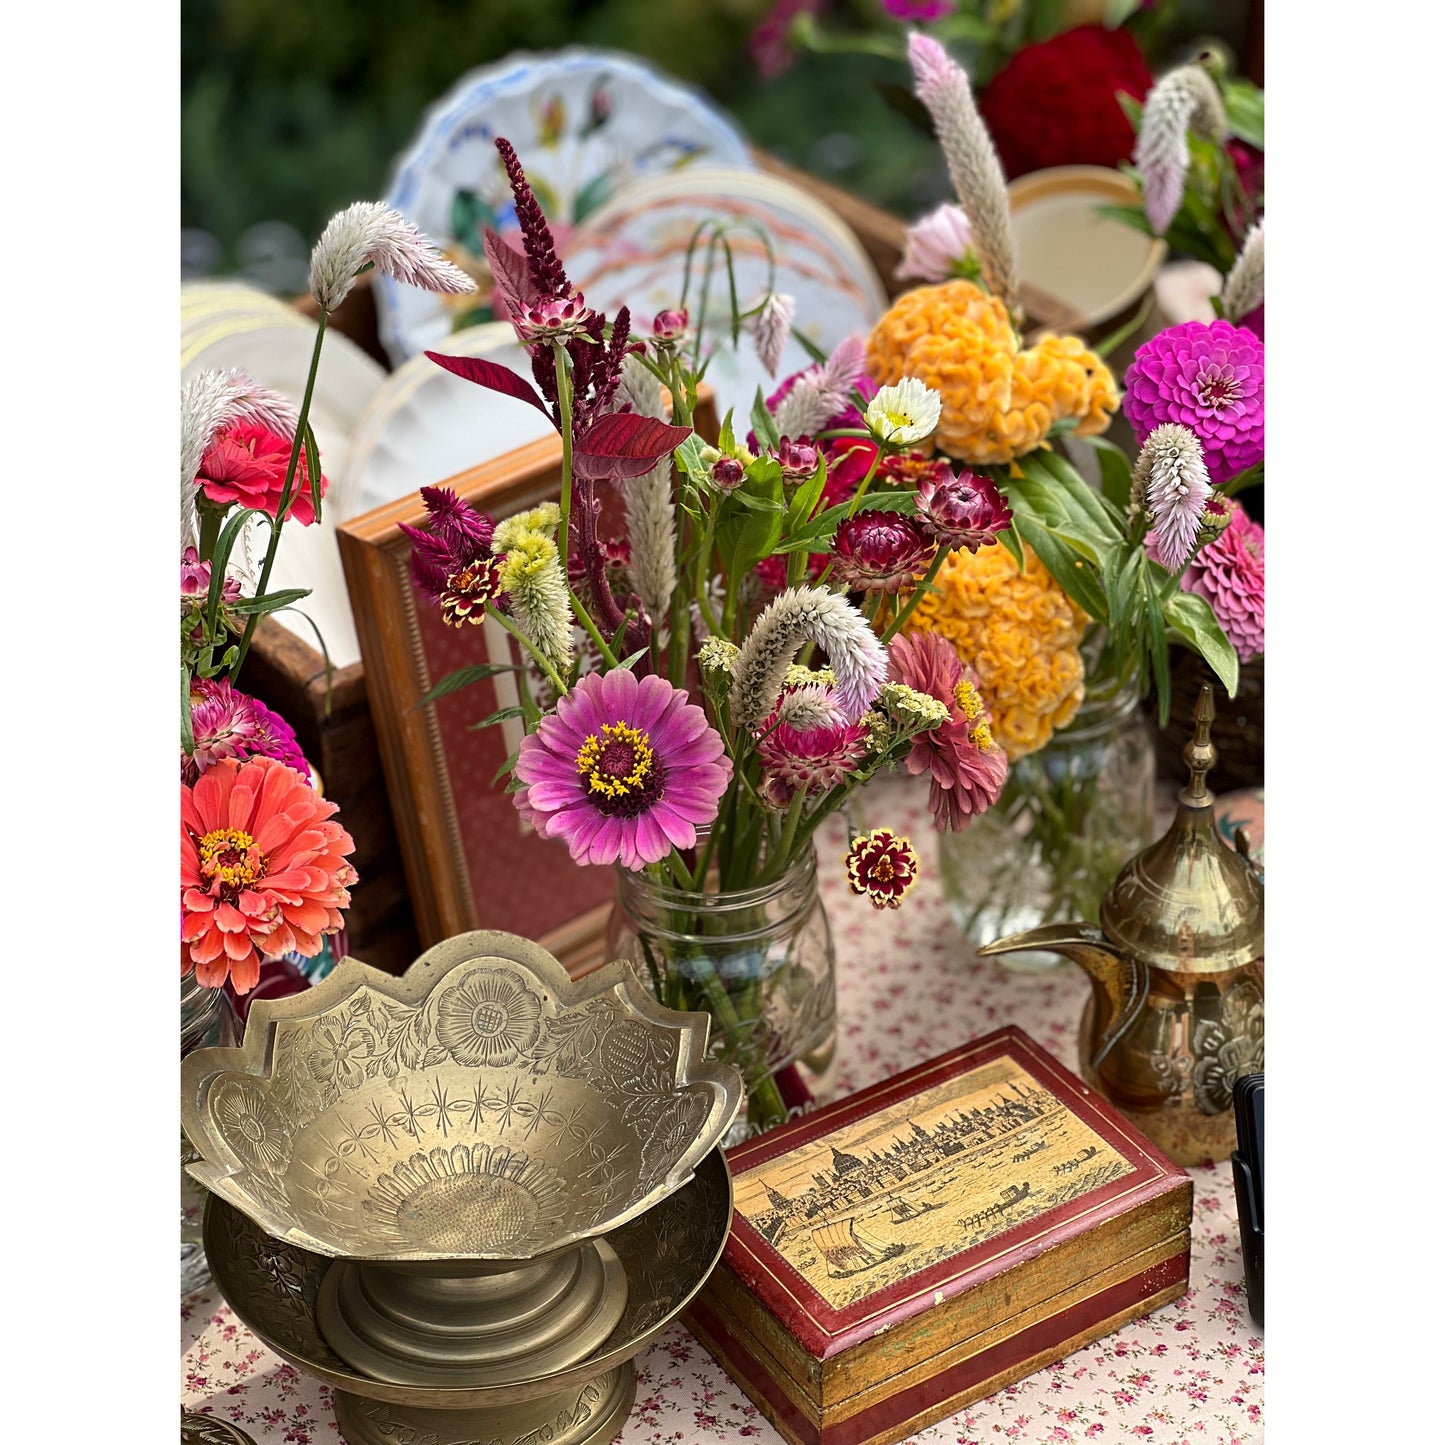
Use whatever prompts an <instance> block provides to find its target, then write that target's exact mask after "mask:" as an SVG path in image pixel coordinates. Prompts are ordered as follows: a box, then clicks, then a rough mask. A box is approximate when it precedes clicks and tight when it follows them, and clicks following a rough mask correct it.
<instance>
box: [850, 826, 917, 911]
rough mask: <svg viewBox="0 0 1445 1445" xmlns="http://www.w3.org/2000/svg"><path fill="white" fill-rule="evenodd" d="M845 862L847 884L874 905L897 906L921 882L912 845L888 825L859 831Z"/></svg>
mask: <svg viewBox="0 0 1445 1445" xmlns="http://www.w3.org/2000/svg"><path fill="white" fill-rule="evenodd" d="M844 862H845V863H846V864H847V866H848V887H849V888H851V889H852V890H853V892H854V893H858V894H861V895H864V896H866V897H867V899H868V901H869V902H870V903H871V904H872V905H873V906H874V907H875V908H897V907H898V905H899V904H900V903H901V902H902V901H903V895H904V894H905V893H907V892H908V890H909V889H910V888H912V887H913V885H914V884H915V883H916V882H917V881H918V854H917V853H915V852H914V851H913V844H912V843H910V842H909V841H908V839H907V838H900V837H899V836H898V835H897V834H895V833H892V832H890V831H889V830H888V829H887V828H874V829H873V831H872V832H871V833H861V834H859V836H858V837H856V838H854V840H853V846H852V847H851V848H849V849H848V853H847V857H846V858H845V859H844Z"/></svg>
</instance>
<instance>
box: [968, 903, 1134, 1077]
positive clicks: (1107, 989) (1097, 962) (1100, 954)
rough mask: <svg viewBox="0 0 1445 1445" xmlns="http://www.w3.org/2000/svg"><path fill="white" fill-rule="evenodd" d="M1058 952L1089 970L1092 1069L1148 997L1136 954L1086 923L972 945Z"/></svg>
mask: <svg viewBox="0 0 1445 1445" xmlns="http://www.w3.org/2000/svg"><path fill="white" fill-rule="evenodd" d="M1034 948H1038V949H1043V950H1044V951H1045V952H1048V953H1062V954H1063V955H1064V957H1065V958H1068V959H1072V960H1073V962H1075V963H1077V964H1078V965H1079V967H1080V968H1082V969H1083V970H1084V972H1085V973H1087V974H1088V975H1089V980H1090V982H1091V983H1092V984H1093V985H1094V1012H1093V1019H1094V1027H1093V1038H1092V1040H1091V1050H1090V1056H1089V1067H1090V1068H1091V1069H1097V1068H1098V1067H1099V1065H1100V1064H1101V1063H1103V1061H1104V1056H1105V1055H1106V1054H1107V1053H1108V1052H1109V1050H1110V1049H1112V1048H1113V1047H1114V1045H1115V1044H1117V1043H1118V1042H1119V1040H1120V1039H1121V1038H1123V1037H1124V1035H1125V1034H1126V1033H1128V1031H1129V1029H1130V1027H1131V1025H1132V1024H1133V1023H1134V1021H1135V1020H1136V1019H1137V1018H1138V1017H1139V1015H1140V1013H1141V1012H1142V1011H1143V1008H1144V1000H1145V999H1146V998H1148V996H1149V970H1148V968H1147V967H1146V966H1145V965H1144V964H1143V963H1141V962H1140V961H1139V960H1138V959H1137V958H1131V957H1130V956H1129V955H1128V954H1127V953H1124V952H1123V951H1122V950H1121V949H1119V948H1116V947H1115V946H1114V945H1113V944H1112V943H1110V942H1109V940H1108V939H1107V938H1105V937H1104V932H1103V930H1102V929H1100V928H1095V927H1094V925H1093V924H1090V923H1049V924H1045V925H1044V926H1043V927H1042V928H1030V929H1027V930H1025V931H1024V932H1023V933H1011V934H1009V935H1008V937H1007V938H998V939H995V940H994V941H993V942H992V943H987V944H985V945H984V946H983V947H982V948H980V949H979V950H978V952H979V954H980V956H981V957H985V958H993V957H997V956H998V955H999V954H1002V953H1022V952H1024V951H1026V950H1028V949H1034Z"/></svg>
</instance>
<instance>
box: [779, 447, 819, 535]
mask: <svg viewBox="0 0 1445 1445" xmlns="http://www.w3.org/2000/svg"><path fill="white" fill-rule="evenodd" d="M827 484H828V461H827V458H826V457H824V456H823V455H822V454H821V453H819V455H818V470H817V471H816V472H814V473H813V475H812V476H811V477H809V478H808V480H807V481H806V482H800V483H799V484H798V488H797V490H796V491H795V492H794V493H793V500H792V501H791V502H790V503H789V504H788V517H787V521H786V522H784V524H783V530H784V532H785V533H786V534H787V535H788V536H792V534H793V533H794V532H795V531H796V530H797V529H798V528H799V527H801V526H802V525H803V523H804V522H806V521H807V520H808V518H809V517H811V516H812V515H813V508H814V507H816V506H817V505H818V499H819V498H820V497H821V496H822V495H823V488H824V487H825V486H827Z"/></svg>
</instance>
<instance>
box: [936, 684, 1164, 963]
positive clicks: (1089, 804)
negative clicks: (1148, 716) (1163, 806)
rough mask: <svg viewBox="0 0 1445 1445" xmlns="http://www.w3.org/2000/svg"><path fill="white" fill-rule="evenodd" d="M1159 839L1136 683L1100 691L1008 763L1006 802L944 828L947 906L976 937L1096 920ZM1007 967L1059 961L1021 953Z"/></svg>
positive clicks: (972, 939) (975, 941)
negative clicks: (1124, 873)
mask: <svg viewBox="0 0 1445 1445" xmlns="http://www.w3.org/2000/svg"><path fill="white" fill-rule="evenodd" d="M1153 836H1154V750H1153V747H1152V743H1151V738H1150V733H1149V728H1148V724H1147V722H1146V721H1145V719H1144V717H1143V715H1142V713H1141V712H1140V711H1139V692H1138V688H1137V686H1131V685H1129V684H1117V683H1115V684H1114V685H1113V686H1112V688H1111V689H1109V690H1107V691H1106V690H1105V689H1104V688H1102V687H1098V688H1095V687H1091V689H1090V691H1089V692H1088V693H1087V694H1086V695H1085V697H1084V701H1083V703H1082V704H1081V705H1080V707H1079V710H1078V712H1077V713H1076V714H1075V715H1074V719H1073V721H1072V722H1071V723H1070V724H1069V725H1068V727H1066V728H1060V729H1059V730H1058V731H1057V732H1056V733H1055V734H1054V735H1053V737H1052V738H1050V739H1049V741H1048V742H1047V743H1046V744H1045V745H1044V746H1043V747H1042V748H1040V749H1039V750H1038V751H1037V752H1034V753H1030V754H1028V756H1026V757H1022V758H1020V759H1019V760H1018V761H1017V762H1015V763H1011V764H1010V765H1009V775H1008V781H1007V782H1006V783H1005V784H1004V788H1003V793H1002V794H1001V796H1000V797H999V800H998V802H997V803H995V804H994V806H993V807H992V808H990V809H989V810H988V812H986V813H984V814H983V815H982V816H981V817H978V818H974V819H973V820H972V821H971V822H970V823H969V825H968V827H967V828H965V829H964V830H963V832H961V833H943V834H940V835H939V860H938V866H939V873H940V876H941V878H942V882H943V891H944V894H945V896H946V897H947V899H948V905H949V911H950V912H951V913H952V915H953V921H954V922H955V923H956V924H957V926H958V928H959V931H960V932H961V933H962V934H963V935H964V937H965V938H966V939H967V940H968V941H969V943H970V944H971V945H973V946H974V947H977V946H978V945H980V944H983V943H990V942H992V941H993V940H994V939H996V938H1002V937H1004V936H1005V935H1006V934H1010V933H1018V932H1020V931H1021V930H1023V929H1026V928H1036V927H1038V926H1039V925H1040V924H1044V923H1068V922H1075V921H1082V922H1087V923H1097V922H1098V921H1099V905H1100V903H1102V902H1103V899H1104V894H1105V893H1107V892H1108V890H1109V886H1110V884H1112V883H1113V881H1114V879H1115V877H1116V876H1117V875H1118V872H1119V870H1120V869H1121V868H1122V867H1123V866H1124V864H1125V863H1127V862H1128V861H1129V859H1130V858H1132V857H1133V856H1134V854H1135V853H1137V852H1138V851H1139V850H1140V849H1141V848H1143V847H1145V846H1146V844H1148V843H1149V842H1150V840H1151V839H1152V838H1153ZM998 962H999V963H1000V965H1001V966H1003V967H1008V968H1024V969H1044V968H1057V967H1058V966H1059V965H1060V963H1062V962H1063V960H1062V959H1061V958H1060V957H1059V956H1058V955H1057V954H1050V953H1042V952H1036V953H1022V954H1013V955H1010V956H1009V957H1008V958H1006V959H1000V960H998Z"/></svg>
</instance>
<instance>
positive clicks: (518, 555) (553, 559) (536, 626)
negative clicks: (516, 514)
mask: <svg viewBox="0 0 1445 1445" xmlns="http://www.w3.org/2000/svg"><path fill="white" fill-rule="evenodd" d="M493 540H495V538H494V539H493ZM498 583H499V585H500V587H501V589H502V591H503V592H505V593H506V594H507V596H508V598H509V599H510V602H511V610H512V615H513V616H514V617H515V618H516V619H517V621H518V622H519V623H520V624H521V627H522V631H523V632H525V633H526V634H527V637H528V638H529V639H530V640H531V642H532V644H533V646H534V647H536V649H537V651H538V652H540V653H541V654H542V656H543V657H545V658H546V659H547V661H548V662H549V663H550V664H551V665H552V667H553V668H554V669H555V670H556V671H557V673H558V674H559V675H560V676H562V677H566V675H567V671H568V669H569V668H570V667H571V666H572V656H573V651H572V643H573V626H572V607H571V604H570V602H569V601H568V598H567V579H566V577H565V576H564V575H563V572H562V563H561V560H560V559H559V557H558V555H557V544H556V543H555V542H554V541H552V540H551V539H550V538H549V537H546V536H544V535H543V534H542V533H541V532H538V531H529V532H527V533H525V534H524V535H523V536H521V537H519V538H518V539H517V540H516V541H515V543H513V545H512V547H511V548H510V550H509V551H508V552H507V560H506V561H505V562H504V563H503V564H502V569H501V573H500V574H499V577H498Z"/></svg>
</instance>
